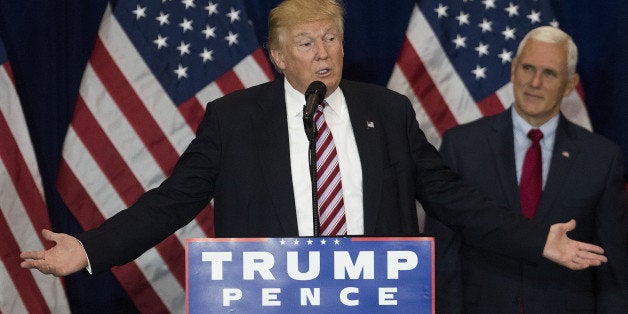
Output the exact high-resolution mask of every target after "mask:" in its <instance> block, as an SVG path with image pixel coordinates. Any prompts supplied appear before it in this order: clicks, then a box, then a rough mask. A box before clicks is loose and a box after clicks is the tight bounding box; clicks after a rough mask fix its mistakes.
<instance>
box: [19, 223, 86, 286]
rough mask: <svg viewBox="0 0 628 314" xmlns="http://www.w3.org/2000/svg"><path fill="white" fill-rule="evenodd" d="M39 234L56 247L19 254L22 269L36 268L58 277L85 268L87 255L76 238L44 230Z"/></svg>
mask: <svg viewBox="0 0 628 314" xmlns="http://www.w3.org/2000/svg"><path fill="white" fill-rule="evenodd" d="M41 234H42V236H43V237H44V239H46V240H49V241H54V242H55V243H56V245H55V246H53V247H52V248H50V249H49V250H46V251H30V252H22V253H20V257H21V258H22V259H24V261H22V263H20V266H21V267H22V268H28V269H32V268H36V269H37V270H39V271H40V272H42V273H44V274H51V275H54V276H56V277H59V276H66V275H70V274H72V273H75V272H77V271H79V270H81V269H84V268H85V267H87V254H86V253H85V249H83V245H82V244H81V242H79V240H78V239H77V238H75V237H73V236H70V235H67V234H65V233H54V232H52V231H50V230H46V229H44V230H42V232H41Z"/></svg>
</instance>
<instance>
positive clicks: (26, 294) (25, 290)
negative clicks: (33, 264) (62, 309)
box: [0, 210, 50, 313]
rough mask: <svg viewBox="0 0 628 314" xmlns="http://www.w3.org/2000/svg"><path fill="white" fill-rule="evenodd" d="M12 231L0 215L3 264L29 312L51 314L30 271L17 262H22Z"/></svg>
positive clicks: (2, 215)
mask: <svg viewBox="0 0 628 314" xmlns="http://www.w3.org/2000/svg"><path fill="white" fill-rule="evenodd" d="M3 212H4V210H3ZM10 230H11V228H10V227H9V225H8V224H7V221H6V219H5V217H4V214H0V235H1V236H2V245H0V256H2V263H3V264H4V267H5V268H6V270H7V272H8V274H9V276H10V277H11V281H12V282H13V284H14V285H15V286H16V288H17V291H18V292H19V295H20V298H21V299H22V302H23V303H24V305H25V306H26V309H27V310H28V312H31V313H50V310H49V309H48V307H47V306H46V301H45V300H44V297H43V295H42V294H41V291H40V290H39V287H38V286H37V284H36V283H35V279H33V276H32V275H31V273H30V271H27V270H24V269H22V268H20V266H19V263H18V262H17V261H19V260H20V257H19V252H20V248H19V246H18V245H17V241H16V240H15V237H14V236H13V233H12V232H11V231H10ZM3 284H4V283H3ZM2 298H4V297H0V299H2Z"/></svg>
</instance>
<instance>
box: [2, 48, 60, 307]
mask: <svg viewBox="0 0 628 314" xmlns="http://www.w3.org/2000/svg"><path fill="white" fill-rule="evenodd" d="M3 47H4V45H3V44H2V42H1V40H0V49H3ZM0 54H4V51H2V52H0ZM0 210H1V213H0V216H1V217H0V219H2V226H0V230H1V231H0V235H1V236H2V239H3V240H4V242H3V244H2V245H1V246H2V248H1V249H0V251H1V254H0V255H1V256H2V260H3V263H4V266H2V268H3V274H6V275H3V276H2V277H4V279H3V280H2V286H3V289H2V290H3V291H2V293H0V303H2V304H3V305H2V306H1V307H0V310H6V311H7V312H15V311H19V310H18V309H20V308H27V309H28V311H31V312H33V311H34V312H50V311H55V312H68V311H69V305H68V302H67V299H66V296H65V291H64V290H63V287H62V285H61V279H59V278H51V277H48V276H44V275H43V274H41V273H39V272H38V271H27V270H23V269H21V268H20V267H19V260H20V259H19V252H20V251H27V250H29V251H30V250H42V249H44V248H50V247H51V246H52V245H53V243H52V242H49V241H44V239H43V238H42V237H41V234H40V232H39V231H40V230H41V229H44V228H46V229H51V224H50V220H49V218H48V209H47V206H46V203H45V200H44V193H43V185H42V182H41V175H40V174H39V169H38V166H37V160H36V158H35V152H34V150H33V147H32V144H31V139H30V134H29V132H28V128H27V126H26V121H25V118H24V115H23V112H22V107H21V104H20V101H19V98H18V95H17V92H16V90H15V83H14V78H13V73H12V70H11V66H10V63H9V62H8V61H6V62H4V63H2V64H1V65H0ZM5 283H6V285H5ZM16 289H17V290H16ZM11 295H13V296H14V298H15V300H8V299H6V298H10V297H11Z"/></svg>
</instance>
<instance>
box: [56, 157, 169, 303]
mask: <svg viewBox="0 0 628 314" xmlns="http://www.w3.org/2000/svg"><path fill="white" fill-rule="evenodd" d="M66 161H67V159H62V160H61V161H60V163H59V178H58V180H59V181H58V182H63V184H64V185H71V186H73V187H74V188H73V189H60V193H63V195H62V197H63V199H70V200H79V201H80V203H78V204H72V205H74V206H69V207H70V210H72V214H73V215H74V216H75V217H76V219H77V220H78V221H79V223H80V224H81V226H82V227H83V228H84V229H91V228H94V227H96V226H98V225H99V224H101V223H102V222H103V221H104V217H102V216H98V213H99V211H98V209H97V206H96V204H95V203H94V202H93V199H92V198H91V197H90V196H89V193H88V192H87V191H86V190H84V189H83V187H84V185H83V184H82V183H81V182H80V181H79V179H78V178H77V177H76V175H75V174H74V171H73V170H72V169H71V168H70V166H69V165H68V164H67V163H66ZM77 209H80V210H77ZM111 271H112V272H113V274H114V275H115V276H116V278H118V280H119V281H120V284H121V285H122V287H123V289H125V291H126V292H127V293H128V294H129V297H130V298H131V299H132V300H133V302H134V304H135V306H136V307H137V308H138V310H139V311H140V312H146V313H163V312H167V311H168V307H167V306H166V305H165V304H164V303H163V302H162V300H161V298H160V297H159V295H158V294H157V293H156V291H155V289H153V287H152V285H150V284H147V283H148V282H149V281H148V280H147V278H146V277H145V276H144V275H143V274H142V272H141V271H140V269H139V268H138V266H137V264H136V263H135V262H131V263H128V264H126V265H124V266H121V267H116V268H113V269H112V270H111ZM138 287H142V288H141V289H138ZM145 300H151V302H145Z"/></svg>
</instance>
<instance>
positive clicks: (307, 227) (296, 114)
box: [284, 80, 364, 236]
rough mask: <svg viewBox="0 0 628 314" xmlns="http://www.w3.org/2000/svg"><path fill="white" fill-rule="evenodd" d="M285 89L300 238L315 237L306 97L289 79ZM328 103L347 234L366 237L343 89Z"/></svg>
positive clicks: (357, 165)
mask: <svg viewBox="0 0 628 314" xmlns="http://www.w3.org/2000/svg"><path fill="white" fill-rule="evenodd" d="M284 88H285V90H286V107H287V108H286V109H287V112H288V134H289V138H290V167H291V171H292V186H293V189H294V201H295V206H296V209H297V224H298V227H299V235H300V236H312V235H313V234H314V227H313V224H312V217H313V215H312V182H311V179H310V170H309V163H308V147H309V143H308V140H307V136H306V135H305V128H304V127H303V106H304V105H305V95H303V94H301V93H300V92H298V91H297V90H296V89H294V88H293V87H292V86H291V85H290V83H288V80H284ZM325 100H326V101H327V103H328V106H326V107H325V109H324V111H323V114H324V115H325V121H326V122H327V126H328V127H329V130H330V131H331V134H332V136H333V137H334V143H335V144H336V152H337V154H338V163H339V165H340V176H341V180H342V191H343V198H344V204H345V216H346V219H347V234H348V235H363V234H364V213H363V206H362V205H363V204H362V165H361V163H360V155H359V154H358V146H357V144H356V141H355V136H354V135H353V129H352V128H351V120H350V119H349V111H348V109H347V102H346V101H345V97H344V95H343V93H342V91H341V90H340V88H338V89H336V91H334V93H333V94H331V95H329V97H327V98H326V99H325Z"/></svg>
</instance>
